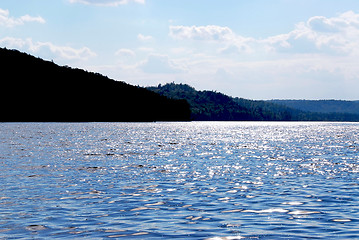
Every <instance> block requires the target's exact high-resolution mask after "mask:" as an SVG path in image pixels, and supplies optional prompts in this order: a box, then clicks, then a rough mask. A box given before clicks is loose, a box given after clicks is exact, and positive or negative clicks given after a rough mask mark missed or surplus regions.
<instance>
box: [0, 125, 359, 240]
mask: <svg viewBox="0 0 359 240" xmlns="http://www.w3.org/2000/svg"><path fill="white" fill-rule="evenodd" d="M358 153H359V124H356V123H284V122H279V123H278V122H273V123H268V122H244V123H242V122H189V123H1V124H0V170H1V171H0V238H1V239H21V238H24V239H31V238H33V239H49V238H50V239H51V238H69V239H89V238H91V239H103V238H123V239H128V238H133V239H170V238H178V239H241V238H244V239H245V238H255V239H256V238H257V239H303V238H311V239H324V238H327V239H333V238H334V239H335V238H336V239H349V238H353V239H355V238H357V239H358V236H359V227H358V226H359V186H358V184H359V154H358Z"/></svg>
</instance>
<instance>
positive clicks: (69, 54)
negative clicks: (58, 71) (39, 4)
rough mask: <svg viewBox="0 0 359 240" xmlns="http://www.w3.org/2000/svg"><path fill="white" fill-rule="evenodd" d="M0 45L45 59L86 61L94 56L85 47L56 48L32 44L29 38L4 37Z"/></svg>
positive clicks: (51, 44) (0, 40)
mask: <svg viewBox="0 0 359 240" xmlns="http://www.w3.org/2000/svg"><path fill="white" fill-rule="evenodd" d="M0 45H1V46H5V47H8V48H17V49H20V50H24V51H29V52H31V53H36V54H38V55H40V56H41V57H45V58H54V57H55V58H61V59H67V60H87V59H89V58H92V57H95V56H96V53H94V52H93V51H91V50H90V49H89V48H87V47H82V48H78V49H76V48H72V47H68V46H58V45H55V44H53V43H51V42H33V41H32V39H31V38H27V39H25V40H24V39H20V38H12V37H5V38H2V39H0Z"/></svg>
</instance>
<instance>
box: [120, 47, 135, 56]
mask: <svg viewBox="0 0 359 240" xmlns="http://www.w3.org/2000/svg"><path fill="white" fill-rule="evenodd" d="M115 55H116V56H122V57H135V56H136V53H135V52H134V51H132V50H131V49H127V48H121V49H119V50H117V51H116V52H115Z"/></svg>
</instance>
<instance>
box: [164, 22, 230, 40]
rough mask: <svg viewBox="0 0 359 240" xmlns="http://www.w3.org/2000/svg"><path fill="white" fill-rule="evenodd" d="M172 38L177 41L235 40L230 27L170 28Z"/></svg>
mask: <svg viewBox="0 0 359 240" xmlns="http://www.w3.org/2000/svg"><path fill="white" fill-rule="evenodd" d="M170 36H171V37H172V38H175V39H192V40H211V41H222V40H231V39H234V38H235V34H234V33H233V31H232V30H231V29H230V28H229V27H221V26H216V25H207V26H170Z"/></svg>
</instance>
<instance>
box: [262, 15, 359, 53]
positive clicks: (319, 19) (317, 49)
mask: <svg viewBox="0 0 359 240" xmlns="http://www.w3.org/2000/svg"><path fill="white" fill-rule="evenodd" d="M358 39H359V14H356V13H354V12H352V11H349V12H345V13H343V14H340V15H339V16H337V17H333V18H327V17H323V16H314V17H312V18H310V19H309V20H308V21H307V22H301V23H299V24H297V26H296V28H295V29H294V30H293V31H291V32H289V33H287V34H282V35H278V36H273V37H270V38H268V39H266V40H264V41H262V42H263V43H265V42H266V43H267V44H268V47H269V48H271V49H272V50H275V51H278V52H290V53H320V54H331V55H332V54H339V55H343V54H344V55H348V54H349V55H353V54H355V55H358V54H359V42H358Z"/></svg>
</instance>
